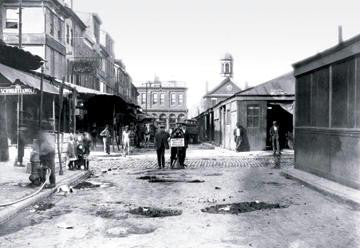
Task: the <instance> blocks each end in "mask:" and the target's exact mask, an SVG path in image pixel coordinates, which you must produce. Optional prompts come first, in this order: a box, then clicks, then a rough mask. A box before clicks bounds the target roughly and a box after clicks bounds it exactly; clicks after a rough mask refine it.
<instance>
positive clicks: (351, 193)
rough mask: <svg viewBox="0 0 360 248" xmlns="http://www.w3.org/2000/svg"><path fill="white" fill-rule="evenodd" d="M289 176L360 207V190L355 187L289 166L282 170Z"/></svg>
mask: <svg viewBox="0 0 360 248" xmlns="http://www.w3.org/2000/svg"><path fill="white" fill-rule="evenodd" d="M281 174H282V175H284V176H285V177H288V178H292V179H295V180H297V181H300V182H301V183H303V184H304V185H306V186H308V187H309V188H312V189H314V190H316V191H319V192H320V193H322V194H324V195H328V196H330V197H332V198H334V199H336V200H338V201H340V202H344V203H347V204H349V205H351V206H352V207H354V208H356V209H360V190H357V189H353V188H350V187H347V186H344V185H342V184H339V183H337V182H334V181H330V180H328V179H326V178H322V177H319V176H316V175H314V174H311V173H308V172H305V171H302V170H298V169H295V168H287V169H285V170H283V171H282V172H281Z"/></svg>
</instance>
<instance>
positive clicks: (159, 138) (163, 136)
mask: <svg viewBox="0 0 360 248" xmlns="http://www.w3.org/2000/svg"><path fill="white" fill-rule="evenodd" d="M168 138H169V134H168V133H167V132H165V126H163V125H161V126H160V130H159V131H158V132H157V133H156V134H155V148H156V154H157V160H158V166H159V169H161V168H165V149H168V148H169V144H168Z"/></svg>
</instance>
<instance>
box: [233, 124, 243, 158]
mask: <svg viewBox="0 0 360 248" xmlns="http://www.w3.org/2000/svg"><path fill="white" fill-rule="evenodd" d="M234 140H235V145H236V151H237V152H240V151H241V148H240V147H241V144H242V126H241V125H240V122H237V123H236V128H235V129H234Z"/></svg>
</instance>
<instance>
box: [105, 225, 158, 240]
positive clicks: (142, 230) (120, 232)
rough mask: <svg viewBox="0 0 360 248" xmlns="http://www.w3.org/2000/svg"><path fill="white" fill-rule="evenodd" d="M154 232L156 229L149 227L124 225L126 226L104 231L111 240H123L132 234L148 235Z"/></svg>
mask: <svg viewBox="0 0 360 248" xmlns="http://www.w3.org/2000/svg"><path fill="white" fill-rule="evenodd" d="M155 230H156V227H153V226H151V225H148V226H144V225H143V226H135V225H126V226H117V227H112V228H109V229H107V230H106V235H107V236H109V237H112V238H123V237H128V236H129V235H132V234H138V235H140V234H149V233H152V232H154V231H155Z"/></svg>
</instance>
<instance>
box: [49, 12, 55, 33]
mask: <svg viewBox="0 0 360 248" xmlns="http://www.w3.org/2000/svg"><path fill="white" fill-rule="evenodd" d="M50 34H51V35H54V14H53V13H52V12H51V11H50Z"/></svg>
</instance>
